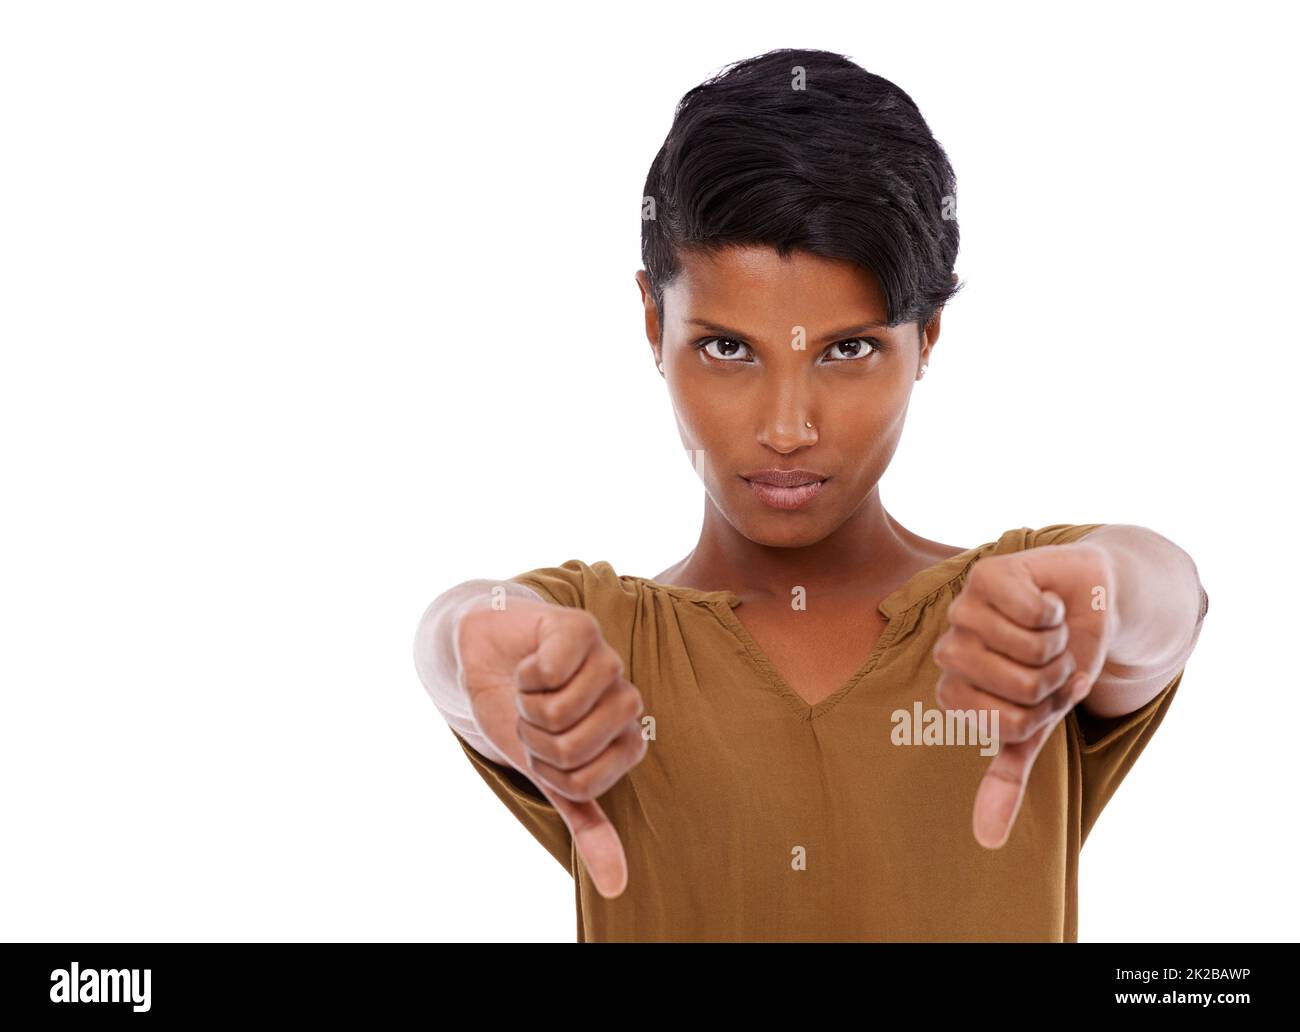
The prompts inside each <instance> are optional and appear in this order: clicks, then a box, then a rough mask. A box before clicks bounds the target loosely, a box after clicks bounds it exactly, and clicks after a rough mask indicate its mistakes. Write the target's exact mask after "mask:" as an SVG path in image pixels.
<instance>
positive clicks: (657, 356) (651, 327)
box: [636, 269, 664, 373]
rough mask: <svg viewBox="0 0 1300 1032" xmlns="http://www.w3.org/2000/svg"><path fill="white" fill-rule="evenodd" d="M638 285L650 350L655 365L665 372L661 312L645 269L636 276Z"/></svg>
mask: <svg viewBox="0 0 1300 1032" xmlns="http://www.w3.org/2000/svg"><path fill="white" fill-rule="evenodd" d="M636 285H637V287H639V288H640V290H641V308H642V310H643V312H644V315H645V335H646V339H647V340H648V341H650V350H651V351H652V352H653V353H654V360H655V365H657V366H658V367H659V372H661V373H662V372H663V371H664V370H663V348H662V342H661V338H660V336H659V334H660V327H659V310H658V309H657V308H656V307H655V301H654V295H653V293H651V290H650V277H649V275H648V274H647V273H646V271H645V269H640V270H638V271H637V274H636Z"/></svg>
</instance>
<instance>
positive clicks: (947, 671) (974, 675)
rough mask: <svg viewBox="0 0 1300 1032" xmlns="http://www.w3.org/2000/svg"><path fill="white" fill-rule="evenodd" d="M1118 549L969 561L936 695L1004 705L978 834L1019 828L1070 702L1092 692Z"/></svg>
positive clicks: (993, 707)
mask: <svg viewBox="0 0 1300 1032" xmlns="http://www.w3.org/2000/svg"><path fill="white" fill-rule="evenodd" d="M1114 579H1115V578H1114V572H1113V570H1112V568H1111V559H1110V556H1109V555H1108V554H1107V553H1106V552H1105V551H1104V550H1103V549H1101V548H1099V547H1097V546H1095V545H1089V544H1087V543H1086V542H1075V543H1073V544H1068V545H1045V546H1042V547H1039V548H1030V549H1026V550H1024V551H1021V552H1015V553H1012V554H1010V555H999V556H989V557H987V558H984V559H981V560H979V561H977V562H976V563H975V565H974V566H972V567H971V570H970V574H969V575H968V577H967V579H966V583H965V585H964V586H963V588H962V590H961V592H960V594H959V595H958V596H957V597H956V598H955V599H954V600H953V602H952V604H951V605H950V606H949V607H948V622H949V624H950V626H949V628H948V630H946V631H945V632H944V633H943V635H942V636H941V637H940V638H939V640H938V642H936V644H935V647H934V661H935V662H936V663H937V664H938V665H939V668H940V669H941V671H942V673H941V674H940V677H939V682H938V685H937V687H936V689H935V696H936V699H937V701H938V702H939V704H940V705H941V706H943V707H944V708H945V709H950V710H977V711H978V710H981V709H983V710H989V711H996V713H997V721H998V723H997V728H998V737H999V749H998V753H997V755H996V756H994V757H993V760H992V762H991V763H990V765H989V769H988V771H987V772H986V773H985V775H984V779H983V780H982V781H981V782H980V786H979V790H978V792H977V793H976V796H975V812H974V817H973V822H974V831H975V838H976V839H977V840H978V841H979V843H980V844H981V845H983V846H985V847H987V848H989V849H997V848H999V847H1001V846H1002V845H1003V844H1004V843H1005V842H1006V840H1007V837H1008V836H1009V835H1010V833H1011V827H1012V825H1013V824H1014V823H1015V819H1016V815H1017V813H1019V811H1020V804H1021V801H1022V800H1023V799H1024V794H1025V786H1026V785H1027V784H1028V781H1029V772H1030V770H1031V769H1032V768H1033V765H1034V760H1035V759H1036V758H1037V756H1038V752H1039V750H1040V749H1041V748H1042V747H1043V743H1044V742H1046V741H1047V738H1048V736H1049V735H1050V734H1051V733H1052V730H1053V728H1055V727H1056V725H1057V723H1058V722H1059V721H1060V720H1062V719H1063V718H1064V716H1065V714H1066V712H1067V711H1068V710H1069V709H1070V707H1072V706H1074V705H1075V704H1076V703H1078V702H1079V701H1080V700H1081V699H1083V698H1084V697H1085V696H1087V694H1088V692H1089V691H1091V690H1092V686H1093V684H1094V683H1095V682H1096V679H1097V676H1098V675H1099V674H1100V673H1101V670H1102V667H1103V666H1104V665H1105V662H1106V654H1107V650H1108V648H1109V645H1110V641H1111V638H1112V636H1113V634H1114V632H1115V628H1116V626H1117V623H1116V621H1117V619H1118V618H1117V615H1116V612H1115V608H1114V605H1113V599H1112V598H1111V593H1112V590H1113V587H1114Z"/></svg>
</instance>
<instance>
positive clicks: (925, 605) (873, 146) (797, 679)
mask: <svg viewBox="0 0 1300 1032" xmlns="http://www.w3.org/2000/svg"><path fill="white" fill-rule="evenodd" d="M954 196H955V183H954V178H953V173H952V170H951V168H950V166H949V163H948V160H947V158H946V156H945V154H944V151H943V149H942V148H941V147H940V146H939V144H938V143H937V142H936V141H935V140H934V138H933V136H932V135H931V134H930V131H929V129H928V127H927V125H926V123H925V121H924V119H923V118H922V117H921V114H920V112H919V111H918V110H917V108H916V106H915V105H914V104H913V102H912V101H911V99H910V98H909V97H908V96H907V95H906V94H905V93H903V91H902V90H900V89H899V88H898V87H896V86H894V85H893V84H892V83H890V82H888V81H886V80H884V79H881V78H880V77H878V76H875V75H871V74H869V73H868V72H866V71H864V70H862V69H861V68H860V67H858V66H857V65H855V64H854V63H853V62H851V61H849V60H848V59H847V58H844V57H841V56H838V55H834V54H830V53H826V52H823V51H812V50H782V51H775V52H772V53H768V54H764V55H762V56H760V57H757V58H754V59H752V60H749V61H744V62H740V63H739V64H736V65H734V66H732V67H730V68H728V69H727V70H726V71H725V72H724V73H722V74H721V75H720V76H718V77H716V78H715V79H713V80H711V81H708V82H706V83H704V84H702V85H701V86H699V87H697V88H696V89H693V90H691V91H690V92H689V93H687V95H686V96H685V97H684V98H683V99H682V101H681V103H680V104H679V106H678V109H677V113H676V118H675V120H674V123H673V126H672V129H671V131H670V132H669V135H668V138H667V140H666V141H665V143H664V145H663V148H662V149H661V150H660V152H659V154H658V156H657V157H656V158H655V160H654V163H653V165H652V166H651V169H650V174H649V177H648V179H647V183H646V190H645V198H644V202H643V208H642V215H643V218H642V254H643V258H644V263H645V268H644V269H643V270H642V271H641V272H639V273H638V274H637V281H638V284H639V288H640V297H641V304H642V306H643V309H644V315H645V326H646V333H647V336H648V338H649V342H650V347H651V350H652V353H653V356H654V359H655V363H656V366H657V368H658V370H659V373H660V375H662V376H663V377H664V379H665V380H666V383H667V387H668V392H669V395H670V397H671V399H672V404H673V408H674V411H675V413H676V416H677V421H678V426H679V429H680V433H681V439H682V443H683V445H684V446H685V448H686V449H687V450H688V452H690V454H691V456H692V459H693V461H694V463H695V466H696V469H697V471H698V473H699V475H700V477H701V478H702V480H703V481H704V484H705V488H706V495H707V499H706V508H705V518H704V525H703V528H702V530H701V533H700V538H699V542H698V544H697V545H696V547H695V548H694V549H693V550H692V551H691V553H690V554H689V555H687V556H686V557H685V558H683V559H682V560H681V561H680V562H678V563H676V564H674V565H673V566H671V567H669V568H668V569H667V570H664V571H662V572H660V573H659V574H657V575H656V576H655V577H653V578H644V577H638V576H633V575H628V574H621V575H620V574H618V573H616V572H615V570H614V569H613V568H612V567H611V566H610V564H609V563H606V562H596V563H594V564H591V565H588V564H587V563H586V562H583V561H581V560H576V559H575V560H570V561H569V562H566V563H564V564H562V565H560V566H552V567H541V568H538V569H536V570H532V571H529V572H528V573H524V574H520V575H519V576H516V577H514V578H511V580H509V581H507V582H494V581H480V580H476V581H470V582H467V583H465V584H462V585H458V586H457V587H455V588H453V589H451V590H450V591H448V592H445V593H444V594H443V595H441V596H440V597H439V598H438V599H436V600H435V601H434V603H433V604H431V605H430V606H429V608H428V610H427V611H426V613H425V615H424V618H423V619H422V621H421V624H420V628H419V630H418V632H417V636H416V644H415V651H416V663H417V667H418V669H419V671H420V676H421V679H422V680H423V682H424V684H425V686H426V687H427V688H428V690H429V691H430V693H431V694H432V695H433V697H434V700H435V702H436V703H437V705H438V707H439V709H440V711H441V712H442V714H443V715H444V716H445V717H446V719H447V721H448V723H449V724H450V726H451V728H452V730H453V732H454V733H455V734H456V736H457V739H458V741H459V742H460V744H461V746H462V748H463V749H464V751H465V753H466V755H467V756H468V758H469V759H470V760H471V761H472V763H473V764H474V766H475V769H476V770H477V771H478V772H479V773H480V774H481V775H482V777H483V778H484V780H485V781H486V782H487V783H488V785H489V786H490V787H491V788H492V790H493V791H494V792H495V793H496V794H497V795H498V797H499V798H500V799H501V800H502V801H503V802H504V803H505V804H506V805H507V806H508V807H509V808H510V810H511V811H512V812H513V813H514V814H515V815H516V816H517V817H518V818H519V820H521V821H522V822H523V823H524V824H525V825H526V826H527V827H528V828H529V830H530V831H531V832H532V833H533V835H534V836H535V837H536V838H537V839H538V841H540V842H541V843H542V844H543V845H544V846H546V848H547V849H549V850H550V851H551V853H552V854H553V855H554V856H555V857H556V859H557V860H559V861H560V863H562V864H563V865H564V866H565V868H566V869H567V870H569V871H570V873H572V874H573V876H574V878H575V879H576V882H577V904H578V939H579V941H613V940H640V941H647V940H679V941H680V940H731V941H742V940H846V939H852V940H864V939H874V940H936V939H937V940H979V941H991V940H1051V941H1074V940H1075V939H1076V937H1077V915H1076V897H1077V881H1076V879H1077V869H1078V854H1079V849H1080V847H1081V846H1082V843H1083V841H1084V839H1085V838H1086V836H1087V834H1088V832H1089V830H1090V829H1091V827H1092V825H1093V823H1094V821H1095V820H1096V818H1097V816H1098V814H1099V812H1100V811H1101V809H1102V807H1103V806H1104V805H1105V803H1106V802H1107V800H1108V799H1109V798H1110V796H1111V794H1112V793H1113V792H1114V790H1115V788H1116V786H1117V785H1118V783H1119V782H1120V780H1121V779H1122V778H1123V777H1124V775H1125V773H1126V772H1127V770H1128V769H1129V767H1130V766H1131V764H1132V762H1133V761H1134V759H1136V757H1137V755H1138V754H1139V753H1140V752H1141V751H1142V749H1143V748H1144V747H1145V745H1146V742H1147V741H1148V740H1149V738H1150V736H1151V735H1152V734H1153V733H1154V731H1155V730H1156V728H1157V726H1158V725H1159V723H1160V721H1161V719H1162V718H1163V716H1164V713H1165V711H1166V710H1167V708H1168V706H1169V704H1170V702H1171V700H1172V698H1173V695H1174V693H1175V691H1176V689H1177V686H1178V683H1179V681H1180V679H1181V676H1182V672H1183V666H1184V664H1185V663H1186V660H1187V657H1188V656H1189V655H1190V653H1191V650H1192V647H1193V645H1194V644H1195V641H1196V638H1197V635H1198V634H1199V630H1200V626H1201V618H1202V617H1203V616H1204V613H1205V609H1206V605H1207V604H1208V600H1207V597H1206V595H1205V593H1204V591H1203V589H1202V588H1201V585H1200V582H1199V578H1198V576H1197V572H1196V567H1195V564H1194V563H1193V562H1192V560H1191V558H1190V557H1189V556H1188V555H1187V554H1186V553H1185V552H1183V551H1182V550H1181V549H1179V548H1178V547H1177V546H1176V545H1174V544H1173V543H1172V542H1170V541H1168V540H1166V539H1165V538H1163V537H1161V536H1160V535H1158V534H1156V533H1154V532H1152V531H1149V530H1145V529H1143V528H1141V527H1134V526H1129V525H1102V524H1096V523H1089V524H1055V525H1052V526H1049V527H1043V528H1040V529H1037V530H1034V529H1030V528H1026V527H1020V528H1017V529H1011V530H1008V531H1007V532H1006V533H1005V534H1003V535H1002V536H1001V537H1000V538H999V539H998V540H996V541H990V542H987V543H985V544H981V545H978V546H975V547H971V548H963V547H960V546H957V545H947V544H941V543H939V542H935V541H931V540H927V539H926V538H924V537H922V536H920V535H918V534H915V533H913V532H912V531H910V530H908V529H907V528H905V527H903V526H901V525H900V524H899V523H898V522H897V521H896V520H895V519H894V518H893V517H892V516H890V515H889V513H888V512H887V511H886V510H885V508H884V506H883V504H882V502H881V498H880V493H879V489H878V485H879V481H880V478H881V476H882V475H883V474H884V472H885V469H886V468H887V467H888V465H889V461H890V459H891V458H892V456H893V454H894V450H895V448H896V447H897V445H898V441H899V438H900V436H901V434H902V430H903V424H904V420H905V417H906V414H907V407H908V402H909V400H910V398H911V392H912V389H913V386H914V384H915V383H916V382H917V381H918V380H920V379H921V378H922V377H923V376H924V374H925V371H926V369H927V368H928V366H929V365H930V363H931V362H932V360H933V356H934V353H935V346H936V343H937V341H938V338H939V327H940V318H941V315H942V310H943V307H944V305H945V303H946V302H947V301H948V300H950V299H951V297H952V296H953V295H954V294H955V293H956V292H957V290H958V280H957V277H956V275H955V274H954V273H953V265H954V262H955V259H956V254H957V244H958V232H957V222H956V220H955V218H954V217H953V214H954V213H953V198H954Z"/></svg>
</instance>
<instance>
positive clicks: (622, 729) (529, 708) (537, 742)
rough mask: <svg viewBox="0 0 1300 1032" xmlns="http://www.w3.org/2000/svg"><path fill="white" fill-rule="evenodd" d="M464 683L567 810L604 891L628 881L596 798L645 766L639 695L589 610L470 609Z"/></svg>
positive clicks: (495, 738)
mask: <svg viewBox="0 0 1300 1032" xmlns="http://www.w3.org/2000/svg"><path fill="white" fill-rule="evenodd" d="M455 640H456V654H457V657H458V666H459V671H460V678H461V684H462V686H463V687H464V689H465V692H466V694H467V696H468V698H469V702H470V706H471V708H472V710H473V713H474V719H475V721H476V723H477V724H478V727H479V730H480V731H481V732H482V734H483V736H484V737H485V738H487V739H488V740H489V741H490V742H491V743H492V744H493V745H494V746H496V748H497V749H498V750H499V751H500V752H501V753H502V754H503V755H504V756H506V757H508V758H509V760H510V762H511V764H513V765H514V767H515V768H516V769H517V770H519V771H521V772H522V773H523V774H524V775H526V776H527V777H528V779H529V780H530V781H532V782H533V784H534V785H536V786H537V788H538V789H539V790H540V791H541V793H542V795H544V796H545V797H546V798H547V799H548V800H550V802H551V803H552V805H554V807H555V809H556V810H557V811H559V814H560V816H561V817H562V818H564V823H565V824H566V825H567V826H568V828H569V833H570V834H571V835H572V836H573V841H574V844H575V845H576V846H577V849H578V853H579V855H580V856H581V857H582V860H583V863H585V864H586V867H587V870H588V871H589V872H590V874H591V877H592V881H593V882H594V883H595V885H596V889H597V891H598V892H600V894H601V895H602V896H606V897H614V896H618V895H619V894H621V893H622V892H623V889H624V888H625V887H626V886H627V857H626V855H625V854H624V852H623V844H622V842H621V841H619V837H618V832H617V831H616V830H615V829H614V825H613V824H612V823H610V821H609V818H608V817H606V816H605V813H604V811H603V810H601V808H600V805H599V804H598V803H597V802H596V799H597V797H598V796H600V795H603V794H604V793H605V792H606V791H608V789H609V788H610V787H611V786H612V785H613V784H614V783H615V782H617V781H618V780H619V778H621V777H622V776H623V775H624V774H626V773H627V772H628V771H629V770H630V769H631V768H632V767H634V766H636V765H637V764H638V763H640V762H641V759H642V757H644V756H645V753H646V749H647V745H646V741H645V739H644V737H643V736H642V734H641V725H640V722H639V721H638V719H637V718H638V717H640V716H641V714H642V713H643V712H644V709H645V707H644V705H643V703H642V700H641V693H640V692H639V691H637V689H636V688H635V687H634V686H633V685H632V683H631V682H629V681H627V680H626V679H624V677H623V661H622V659H621V658H620V657H619V655H618V653H617V652H615V651H614V649H613V648H611V647H610V646H609V644H608V643H607V642H606V641H605V639H604V636H603V635H602V634H601V631H600V625H599V624H598V623H597V622H596V619H595V617H593V616H592V615H591V614H590V613H588V612H587V611H586V610H583V609H576V608H573V607H569V606H557V605H551V604H549V603H545V602H534V601H532V600H530V599H524V598H520V597H518V596H515V595H511V596H507V598H506V607H505V608H504V609H475V610H469V611H466V612H465V613H463V614H462V615H461V617H460V619H459V622H458V624H457V627H456V635H455Z"/></svg>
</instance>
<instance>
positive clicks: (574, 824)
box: [539, 786, 627, 899]
mask: <svg viewBox="0 0 1300 1032" xmlns="http://www.w3.org/2000/svg"><path fill="white" fill-rule="evenodd" d="M539 787H542V786H539ZM542 792H543V794H544V795H545V796H546V797H547V798H548V799H550V801H551V802H552V803H553V804H554V806H555V808H556V809H557V810H558V811H559V812H560V816H561V817H563V818H564V823H565V824H566V825H568V828H569V834H570V835H572V836H573V844H574V846H576V847H577V850H578V856H579V857H580V858H581V860H582V863H583V864H584V865H585V866H586V868H587V871H588V873H589V874H590V875H591V880H592V881H593V882H594V883H595V885H596V891H597V892H599V893H600V894H601V895H602V896H604V897H605V898H606V899H613V898H614V897H615V896H621V895H622V894H623V890H624V889H625V888H627V856H626V855H625V854H624V852H623V843H622V841H621V840H620V839H619V837H618V831H617V830H616V829H615V827H614V825H613V824H612V823H611V822H610V819H609V818H608V817H606V816H605V811H604V810H602V809H601V808H600V804H599V803H597V802H596V801H595V800H594V799H593V800H590V801H588V802H584V803H577V802H574V801H573V800H572V799H566V798H565V797H564V796H562V795H557V794H555V793H552V792H551V791H550V790H549V789H547V788H545V787H542ZM573 873H574V876H575V877H576V876H577V873H578V872H577V871H574V872H573Z"/></svg>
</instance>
